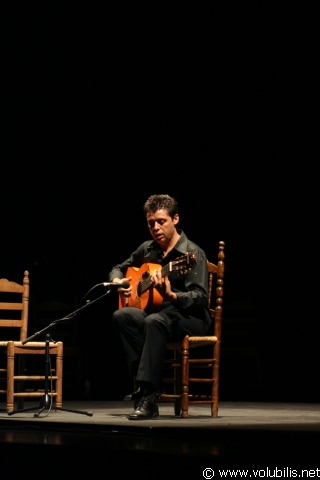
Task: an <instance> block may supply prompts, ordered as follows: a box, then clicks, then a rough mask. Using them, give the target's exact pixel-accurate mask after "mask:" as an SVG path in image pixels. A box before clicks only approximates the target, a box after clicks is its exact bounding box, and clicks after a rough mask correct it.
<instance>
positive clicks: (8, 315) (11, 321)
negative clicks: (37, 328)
mask: <svg viewBox="0 0 320 480" xmlns="http://www.w3.org/2000/svg"><path fill="white" fill-rule="evenodd" d="M28 317H29V272H28V271H27V270H26V271H25V272H24V277H23V283H22V284H19V283H16V282H11V281H9V280H7V279H6V278H1V279H0V328H1V327H6V328H10V329H15V328H16V329H18V330H17V340H20V341H23V340H26V338H27V332H28ZM11 331H12V330H11ZM2 336H3V335H1V339H2V340H5V338H2Z"/></svg>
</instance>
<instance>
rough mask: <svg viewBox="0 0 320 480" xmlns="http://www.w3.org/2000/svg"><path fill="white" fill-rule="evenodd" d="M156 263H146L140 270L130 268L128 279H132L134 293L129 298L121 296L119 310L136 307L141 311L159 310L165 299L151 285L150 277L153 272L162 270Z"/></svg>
mask: <svg viewBox="0 0 320 480" xmlns="http://www.w3.org/2000/svg"><path fill="white" fill-rule="evenodd" d="M160 267H161V265H158V264H156V263H144V264H143V265H142V266H141V267H140V268H136V267H129V268H128V270H127V274H126V277H127V278H128V277H132V280H131V285H132V293H131V296H130V297H129V298H125V297H123V296H122V295H119V308H123V307H136V308H140V309H141V310H145V309H146V308H152V309H153V310H157V308H158V307H159V306H160V305H161V304H162V301H163V298H162V296H161V295H160V293H159V292H158V290H156V289H155V288H153V287H152V286H151V285H152V283H151V280H150V277H151V275H152V273H153V271H154V270H155V269H157V268H160Z"/></svg>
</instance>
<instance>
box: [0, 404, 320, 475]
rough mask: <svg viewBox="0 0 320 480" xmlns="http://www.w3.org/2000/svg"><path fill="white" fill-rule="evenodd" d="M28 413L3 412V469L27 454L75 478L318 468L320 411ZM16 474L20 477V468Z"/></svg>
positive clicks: (88, 408)
mask: <svg viewBox="0 0 320 480" xmlns="http://www.w3.org/2000/svg"><path fill="white" fill-rule="evenodd" d="M25 406H26V407H29V406H30V408H32V410H27V411H25V412H18V413H15V414H14V415H10V416H9V415H8V414H7V413H6V412H5V411H1V412H0V445H1V452H2V454H1V463H2V465H5V464H8V465H7V466H8V467H9V466H10V465H11V462H15V463H16V459H17V458H19V455H18V453H19V452H22V451H23V454H24V455H29V456H30V457H31V458H32V457H35V459H36V460H35V461H36V462H42V463H44V465H46V464H47V463H48V462H51V463H53V464H55V465H61V466H63V465H64V464H65V462H68V464H69V466H72V467H73V469H74V470H73V472H74V473H79V474H80V473H84V472H87V471H88V472H91V473H95V470H96V469H97V470H100V469H102V468H103V469H104V471H107V470H108V471H109V469H111V470H112V471H113V472H114V471H115V470H116V471H117V472H118V473H117V474H113V476H114V478H118V477H121V478H126V477H131V476H133V475H134V471H140V472H141V473H142V472H143V473H144V474H145V475H148V478H151V479H152V478H154V479H156V478H163V476H164V475H167V476H168V477H169V478H171V477H172V476H173V475H178V474H183V477H184V478H191V477H192V478H203V471H204V470H205V469H206V468H207V469H208V471H206V472H207V473H205V474H204V475H207V476H206V478H210V471H211V470H210V469H212V471H215V475H214V476H215V478H220V476H224V475H221V471H219V472H218V470H219V468H223V469H227V468H232V469H236V468H242V469H248V472H247V474H246V475H245V476H249V473H250V475H251V477H252V478H254V477H256V476H257V471H258V470H257V469H259V472H260V473H259V475H258V477H261V476H262V475H264V476H265V477H267V476H272V473H277V471H274V469H275V468H278V469H279V470H278V476H279V475H280V471H281V476H282V478H287V477H298V476H299V475H300V476H301V475H303V474H302V473H301V472H302V469H306V470H308V472H309V474H310V472H312V470H315V469H316V468H318V467H319V468H320V455H319V441H320V405H319V404H314V403H312V404H307V403H292V404H291V403H250V402H220V406H219V416H218V417H216V418H213V417H211V416H210V408H209V406H208V405H196V406H192V407H190V410H189V417H188V418H186V419H182V418H179V417H175V416H174V412H173V404H168V403H160V404H159V410H160V417H159V418H157V419H155V420H147V421H130V420H128V419H127V414H129V413H130V412H131V411H132V408H133V407H132V403H131V402H124V401H116V402H114V401H112V402H111V401H105V402H102V401H66V402H64V405H63V407H64V408H65V409H67V410H71V411H55V410H51V411H48V410H44V411H43V412H42V413H40V416H39V417H35V416H34V415H35V414H36V415H37V414H39V411H40V408H39V404H37V403H30V402H27V403H26V405H25ZM0 407H2V408H4V404H3V403H2V404H0ZM78 412H82V413H78ZM87 413H88V415H87ZM27 463H29V462H27ZM15 466H16V468H18V469H20V468H21V469H22V470H21V471H23V463H22V464H21V465H20V464H19V462H18V463H17V464H16V465H15ZM253 469H256V470H255V471H254V470H253ZM268 469H269V470H268ZM270 469H273V470H270ZM28 470H29V468H28ZM96 473H98V472H96ZM238 473H239V472H238ZM48 474H49V472H48ZM239 475H240V474H239ZM319 475H320V474H319ZM319 475H318V476H319ZM275 476H277V475H275ZM304 476H306V475H304ZM309 476H312V473H311V474H310V475H309ZM316 476H317V475H316ZM46 478H48V476H46ZM49 478H50V476H49ZM211 478H212V477H211Z"/></svg>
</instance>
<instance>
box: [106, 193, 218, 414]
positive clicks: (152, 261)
mask: <svg viewBox="0 0 320 480" xmlns="http://www.w3.org/2000/svg"><path fill="white" fill-rule="evenodd" d="M143 211H144V214H145V217H146V221H147V225H148V228H149V231H150V234H151V236H152V240H146V241H145V242H143V243H142V244H141V245H140V246H138V247H137V249H136V250H135V251H133V252H132V254H131V255H130V257H129V258H128V259H126V260H125V261H124V262H122V263H120V264H118V265H115V266H114V267H113V268H112V270H111V272H110V273H109V279H110V281H111V282H114V283H124V282H125V283H129V287H128V288H124V287H122V286H119V289H118V293H119V308H118V309H117V310H116V311H115V312H114V313H113V325H114V328H115V331H116V332H117V334H118V335H119V338H120V340H121V344H122V346H123V349H124V353H125V358H126V362H127V365H128V370H129V374H130V376H131V377H133V376H136V382H137V385H138V389H137V390H136V391H135V392H133V394H131V395H129V396H127V398H130V399H132V400H135V405H134V411H133V412H132V413H131V414H130V415H129V416H128V419H129V420H143V419H152V418H157V417H158V416H159V408H158V405H157V392H159V390H160V382H161V374H162V368H163V362H164V358H165V353H166V345H167V343H168V342H170V341H175V340H181V339H182V338H183V337H184V336H185V335H207V334H208V332H209V329H210V326H211V323H212V319H211V316H210V313H209V309H208V295H207V292H208V270H207V258H206V254H205V252H204V251H203V250H202V249H201V248H200V247H199V246H198V245H196V244H195V243H193V242H192V241H190V240H189V239H188V238H187V236H186V234H185V233H184V232H183V231H182V230H180V229H178V228H177V225H178V223H179V208H178V202H177V200H176V199H175V198H173V197H172V196H170V195H165V194H161V195H151V196H150V197H149V198H148V199H147V200H146V202H145V203H144V205H143Z"/></svg>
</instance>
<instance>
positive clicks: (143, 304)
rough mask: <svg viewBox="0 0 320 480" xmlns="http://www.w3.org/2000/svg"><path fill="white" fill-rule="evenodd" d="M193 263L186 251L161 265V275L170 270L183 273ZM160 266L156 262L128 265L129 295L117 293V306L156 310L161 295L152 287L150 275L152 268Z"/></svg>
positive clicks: (161, 298)
mask: <svg viewBox="0 0 320 480" xmlns="http://www.w3.org/2000/svg"><path fill="white" fill-rule="evenodd" d="M194 263H195V256H194V255H193V253H190V252H188V253H187V254H186V255H182V256H181V257H178V258H176V260H174V261H172V262H169V263H167V265H165V266H164V267H162V269H161V276H162V277H164V276H165V275H168V274H169V273H170V272H178V273H180V274H182V275H184V274H186V273H187V272H189V271H190V270H191V269H192V267H193V265H194ZM160 267H161V265H158V264H157V263H144V264H143V265H142V266H141V267H140V268H137V267H129V268H128V269H127V273H126V278H128V277H132V280H131V285H132V293H131V296H130V297H123V296H122V295H119V308H123V307H136V308H140V309H141V310H145V309H146V308H148V309H152V310H157V309H158V308H159V307H160V305H161V304H162V301H163V297H162V296H161V295H160V293H159V292H158V290H157V289H156V288H153V286H152V285H153V283H152V280H151V276H152V273H153V272H154V270H156V269H157V268H160Z"/></svg>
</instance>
